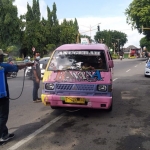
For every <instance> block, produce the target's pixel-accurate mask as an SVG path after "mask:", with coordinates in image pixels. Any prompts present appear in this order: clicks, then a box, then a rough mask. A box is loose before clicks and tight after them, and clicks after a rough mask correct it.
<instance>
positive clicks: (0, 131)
mask: <svg viewBox="0 0 150 150" xmlns="http://www.w3.org/2000/svg"><path fill="white" fill-rule="evenodd" d="M4 56H7V54H5V53H4V52H3V50H2V49H0V67H2V68H4V76H5V85H6V93H7V97H2V98H0V145H1V144H3V143H5V142H7V141H8V140H10V139H12V138H13V137H14V134H13V133H12V134H9V133H8V128H7V126H6V123H7V120H8V115H9V87H8V83H7V73H8V72H18V70H20V69H23V68H25V67H27V66H32V65H33V63H26V64H20V65H11V64H8V63H3V62H4Z"/></svg>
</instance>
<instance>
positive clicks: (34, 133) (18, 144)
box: [7, 114, 64, 150]
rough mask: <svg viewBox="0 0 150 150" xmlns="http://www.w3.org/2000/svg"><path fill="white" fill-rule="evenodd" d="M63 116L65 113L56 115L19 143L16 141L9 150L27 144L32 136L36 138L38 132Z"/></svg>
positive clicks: (14, 149)
mask: <svg viewBox="0 0 150 150" xmlns="http://www.w3.org/2000/svg"><path fill="white" fill-rule="evenodd" d="M63 116H64V114H62V115H60V116H58V117H56V118H55V119H53V120H51V121H50V122H48V123H47V124H46V125H44V126H43V127H41V128H39V129H38V130H36V131H35V132H33V133H32V134H30V135H29V136H27V137H26V138H24V139H22V140H21V141H19V142H18V143H16V144H15V145H14V146H12V147H10V148H8V149H7V150H16V149H17V148H19V147H20V146H22V145H23V144H25V143H26V142H28V141H29V140H31V139H32V138H34V137H35V136H36V135H37V134H39V133H41V132H42V131H44V130H45V129H46V128H48V127H49V126H51V125H52V124H54V123H55V122H57V121H58V120H60V119H61V118H62V117H63Z"/></svg>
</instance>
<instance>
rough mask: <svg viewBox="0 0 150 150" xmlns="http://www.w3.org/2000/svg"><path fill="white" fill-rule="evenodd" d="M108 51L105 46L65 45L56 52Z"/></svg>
mask: <svg viewBox="0 0 150 150" xmlns="http://www.w3.org/2000/svg"><path fill="white" fill-rule="evenodd" d="M91 49H92V50H106V51H107V50H108V47H107V46H106V45H105V44H64V45H61V46H59V47H58V48H57V49H56V50H91Z"/></svg>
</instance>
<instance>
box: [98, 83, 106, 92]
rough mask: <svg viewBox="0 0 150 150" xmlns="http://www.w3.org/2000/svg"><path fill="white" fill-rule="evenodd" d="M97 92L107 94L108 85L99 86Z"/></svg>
mask: <svg viewBox="0 0 150 150" xmlns="http://www.w3.org/2000/svg"><path fill="white" fill-rule="evenodd" d="M97 90H98V91H101V92H106V91H107V86H106V85H97Z"/></svg>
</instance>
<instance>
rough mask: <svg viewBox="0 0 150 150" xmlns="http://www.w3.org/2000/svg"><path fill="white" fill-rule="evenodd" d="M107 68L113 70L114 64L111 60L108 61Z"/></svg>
mask: <svg viewBox="0 0 150 150" xmlns="http://www.w3.org/2000/svg"><path fill="white" fill-rule="evenodd" d="M108 64H109V68H113V67H114V62H113V60H109V63H108Z"/></svg>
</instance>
